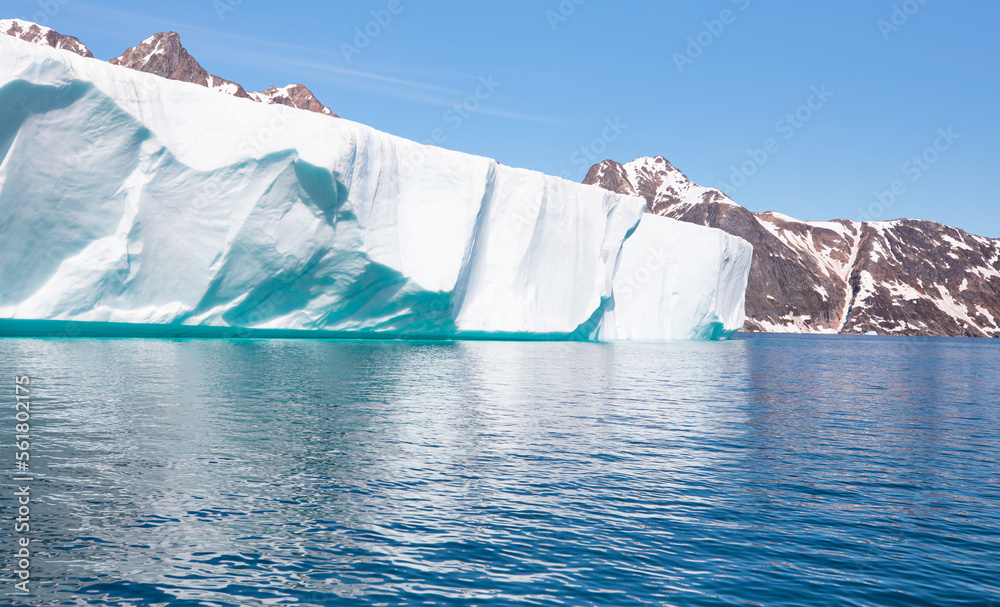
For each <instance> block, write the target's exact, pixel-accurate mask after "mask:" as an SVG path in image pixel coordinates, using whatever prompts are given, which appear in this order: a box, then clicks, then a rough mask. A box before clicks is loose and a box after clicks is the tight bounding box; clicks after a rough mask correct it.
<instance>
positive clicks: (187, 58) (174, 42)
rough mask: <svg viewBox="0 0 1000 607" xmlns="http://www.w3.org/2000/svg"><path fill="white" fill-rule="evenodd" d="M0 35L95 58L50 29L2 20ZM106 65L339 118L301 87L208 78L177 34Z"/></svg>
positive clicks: (154, 38) (156, 39)
mask: <svg viewBox="0 0 1000 607" xmlns="http://www.w3.org/2000/svg"><path fill="white" fill-rule="evenodd" d="M0 33H3V34H7V35H9V36H13V37H15V38H18V39H21V40H24V41H26V42H33V43H35V44H41V45H43V46H51V47H52V48H56V49H60V50H68V51H71V52H73V53H76V54H77V55H81V56H83V57H93V56H94V55H93V54H92V53H91V52H90V50H89V49H88V48H87V47H86V46H85V45H84V44H83V43H81V42H80V41H79V40H78V39H76V38H74V37H72V36H63V35H61V34H59V33H58V32H56V31H55V30H53V29H51V28H48V27H43V26H40V25H38V24H36V23H31V22H30V21H23V20H19V19H5V20H2V21H0ZM109 63H111V64H113V65H120V66H122V67H127V68H130V69H133V70H136V71H140V72H147V73H150V74H156V75H157V76H161V77H163V78H168V79H170V80H178V81H180V82H190V83H192V84H198V85H201V86H204V87H207V88H209V89H212V90H214V91H218V92H220V93H225V94H227V95H232V96H234V97H240V98H242V99H252V100H254V101H257V102H260V103H264V104H279V105H287V106H289V107H293V108H298V109H301V110H308V111H310V112H316V113H317V114H324V115H326V116H334V117H339V116H337V115H336V114H334V113H333V111H332V110H331V109H330V108H328V107H326V106H325V105H323V103H322V102H320V100H319V99H317V98H316V96H315V95H313V93H312V91H310V90H309V89H308V88H306V87H305V86H303V85H301V84H289V85H288V86H284V87H281V88H278V87H274V86H272V87H270V88H268V89H267V90H266V91H260V92H256V93H254V92H250V93H248V92H247V91H246V90H244V88H243V87H242V86H240V85H239V84H237V83H235V82H232V81H230V80H226V79H225V78H220V77H218V76H213V75H212V74H209V73H208V71H207V70H206V69H205V68H203V67H202V66H201V64H200V63H198V61H197V60H196V59H195V58H194V57H192V56H191V53H189V52H188V51H187V49H186V48H184V46H183V45H182V44H181V38H180V36H179V35H178V34H177V33H176V32H162V33H159V34H156V35H154V36H150V37H149V38H146V39H145V40H143V41H142V42H141V43H140V44H139V45H137V46H134V47H132V48H130V49H128V50H126V51H125V52H124V53H122V54H121V55H119V56H118V57H115V58H114V59H111V60H110V61H109Z"/></svg>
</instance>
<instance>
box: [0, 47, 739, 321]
mask: <svg viewBox="0 0 1000 607" xmlns="http://www.w3.org/2000/svg"><path fill="white" fill-rule="evenodd" d="M643 206H644V205H643V201H642V200H640V199H637V198H632V197H628V196H622V195H618V194H613V193H611V192H607V191H605V190H602V189H599V188H597V187H591V186H584V185H579V184H573V183H570V182H567V181H564V180H561V179H558V178H555V177H550V176H546V175H542V174H540V173H537V172H532V171H527V170H522V169H514V168H510V167H505V166H502V165H499V164H498V163H496V162H495V161H493V160H489V159H486V158H480V157H475V156H470V155H467V154H461V153H457V152H450V151H447V150H443V149H440V148H434V147H428V146H423V145H420V144H417V143H414V142H411V141H407V140H405V139H401V138H398V137H393V136H390V135H386V134H384V133H381V132H378V131H376V130H374V129H372V128H369V127H366V126H363V125H360V124H356V123H353V122H350V121H347V120H341V119H336V118H331V117H328V116H322V115H318V114H313V113H310V112H304V111H299V110H295V109H292V108H286V107H284V106H263V105H260V104H257V103H253V102H252V101H247V100H241V99H236V98H233V97H229V96H226V95H221V94H218V93H216V92H213V91H210V90H208V89H206V88H205V87H200V86H197V85H192V84H186V83H181V82H174V81H169V80H165V79H162V78H159V77H156V76H152V75H149V74H144V73H140V72H135V71H132V70H128V69H125V68H121V67H117V66H112V65H108V64H106V63H103V62H101V61H98V60H95V59H86V58H83V57H79V56H77V55H74V54H72V53H69V52H65V51H57V50H55V49H51V48H47V47H40V46H36V45H32V44H29V43H26V42H22V41H19V40H16V39H14V38H11V37H7V36H0V236H2V238H3V241H4V243H5V246H4V249H3V252H2V253H0V276H2V277H3V287H2V289H0V319H8V320H62V321H75V322H94V323H132V324H135V325H155V326H196V327H220V328H227V327H239V328H245V329H273V330H303V331H327V332H343V333H347V334H351V335H358V336H373V335H374V336H402V337H516V338H550V339H582V340H590V339H596V338H598V337H601V338H605V339H667V338H677V337H681V338H719V337H725V336H727V335H728V334H730V333H732V332H733V331H735V330H737V329H739V328H740V327H741V326H742V323H743V320H742V315H743V305H742V296H743V291H744V290H745V286H746V274H747V272H748V270H749V257H750V247H749V245H748V244H747V243H745V242H744V241H741V240H739V239H735V238H734V237H730V236H726V235H722V234H721V232H720V233H717V231H715V230H710V229H708V228H700V227H698V226H690V225H686V224H681V223H679V222H675V221H672V220H665V219H662V218H652V217H648V216H647V218H645V219H643V220H642V223H641V224H640V218H641V217H642V209H643ZM633 233H634V236H633V237H632V238H629V237H630V236H632V235H633ZM720 235H721V236H720ZM657 243H660V244H663V243H666V248H667V256H668V257H669V260H668V262H666V263H664V264H663V267H662V269H658V270H656V272H659V274H658V275H657V278H655V279H651V280H648V281H646V282H645V283H644V288H642V289H640V291H641V293H640V294H639V295H637V296H635V297H629V298H622V297H618V296H617V291H620V290H622V289H624V288H625V287H624V286H623V285H622V284H621V283H622V277H624V276H629V275H630V274H629V272H636V271H638V270H637V268H638V266H636V265H635V264H642V263H644V261H643V260H642V254H643V253H642V251H643V250H644V249H645V248H646V247H648V246H653V245H656V244H657ZM616 272H617V274H616ZM658 302H659V303H658Z"/></svg>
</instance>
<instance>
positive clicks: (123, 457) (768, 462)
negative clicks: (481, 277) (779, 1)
mask: <svg viewBox="0 0 1000 607" xmlns="http://www.w3.org/2000/svg"><path fill="white" fill-rule="evenodd" d="M15 374H28V375H29V376H30V377H31V384H30V385H31V403H32V405H31V460H30V461H31V473H32V474H34V475H35V480H34V481H33V482H32V483H31V495H32V504H31V508H32V509H31V519H32V520H31V539H32V544H31V546H32V550H33V552H32V557H31V570H30V571H31V579H30V586H29V587H30V588H31V590H32V594H30V595H21V594H18V593H15V592H14V588H13V581H14V580H13V577H14V576H13V568H14V556H13V553H14V550H15V549H16V547H15V545H14V543H13V542H14V541H15V539H16V538H17V537H19V535H18V534H15V532H14V530H13V528H12V526H13V522H14V520H13V519H14V515H15V510H16V504H15V501H14V497H13V491H14V485H13V483H11V482H10V478H11V474H13V473H14V469H13V462H14V449H13V434H14V423H15V420H14V407H13V402H14V377H15ZM0 378H7V379H6V380H4V381H7V382H8V383H9V385H8V386H7V387H4V388H2V394H5V395H6V396H3V397H2V398H3V399H4V400H6V401H7V403H6V404H5V405H4V406H3V407H2V408H0V410H2V411H7V413H6V414H5V415H6V416H7V417H8V419H6V420H2V421H0V432H3V434H5V435H6V436H3V437H0V438H2V441H0V444H2V448H0V464H2V466H3V470H4V475H3V480H4V485H3V488H2V494H0V508H2V510H0V511H2V512H3V513H4V514H3V519H2V520H0V542H2V544H3V548H2V550H3V553H2V554H3V558H4V562H2V563H0V599H2V601H0V603H2V604H8V603H10V604H26V605H133V606H139V605H178V606H209V607H212V606H264V605H346V606H351V605H391V606H395V605H522V604H524V605H574V606H575V605H614V606H627V605H768V606H770V605H906V606H912V605H977V606H979V605H981V606H983V607H988V606H990V607H1000V465H998V463H1000V340H992V341H991V340H947V339H904V338H900V339H894V338H864V337H855V338H845V337H779V336H758V337H751V338H741V339H737V340H733V341H729V342H721V343H661V344H643V343H625V344H586V343H515V342H507V343H493V342H438V343H405V342H371V341H368V342H350V341H322V340H249V339H248V340H155V339H104V340H97V339H77V340H69V339H0ZM8 472H9V473H8Z"/></svg>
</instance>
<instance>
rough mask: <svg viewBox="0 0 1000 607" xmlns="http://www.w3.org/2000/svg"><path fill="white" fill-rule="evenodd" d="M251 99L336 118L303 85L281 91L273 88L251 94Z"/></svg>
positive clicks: (287, 87)
mask: <svg viewBox="0 0 1000 607" xmlns="http://www.w3.org/2000/svg"><path fill="white" fill-rule="evenodd" d="M250 97H251V98H252V99H253V100H254V101H259V102H261V103H277V104H279V105H287V106H288V107H294V108H298V109H300V110H309V111H310V112H316V113H317V114H326V115H327V116H336V114H334V113H333V111H332V110H331V109H330V108H328V107H326V106H325V105H323V104H322V103H320V102H319V99H316V96H315V95H313V94H312V91H310V90H309V89H307V88H306V87H305V86H303V85H301V84H289V85H288V86H283V87H281V88H280V89H279V88H278V87H275V86H272V87H271V88H269V89H267V90H266V91H260V92H259V93H250Z"/></svg>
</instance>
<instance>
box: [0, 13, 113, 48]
mask: <svg viewBox="0 0 1000 607" xmlns="http://www.w3.org/2000/svg"><path fill="white" fill-rule="evenodd" d="M0 34H6V35H8V36H13V37H15V38H18V39H20V40H24V41H25V42H31V43H34V44H41V45H43V46H51V47H52V48H57V49H59V50H63V51H69V52H71V53H76V54H77V55H80V56H81V57H93V56H94V54H93V53H91V52H90V49H88V48H87V46H86V45H85V44H83V43H82V42H80V41H79V40H78V39H76V38H74V37H73V36H63V35H62V34H60V33H59V32H56V31H55V30H53V29H51V28H48V27H45V26H43V25H38V24H37V23H32V22H30V21H22V20H21V19H0Z"/></svg>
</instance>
